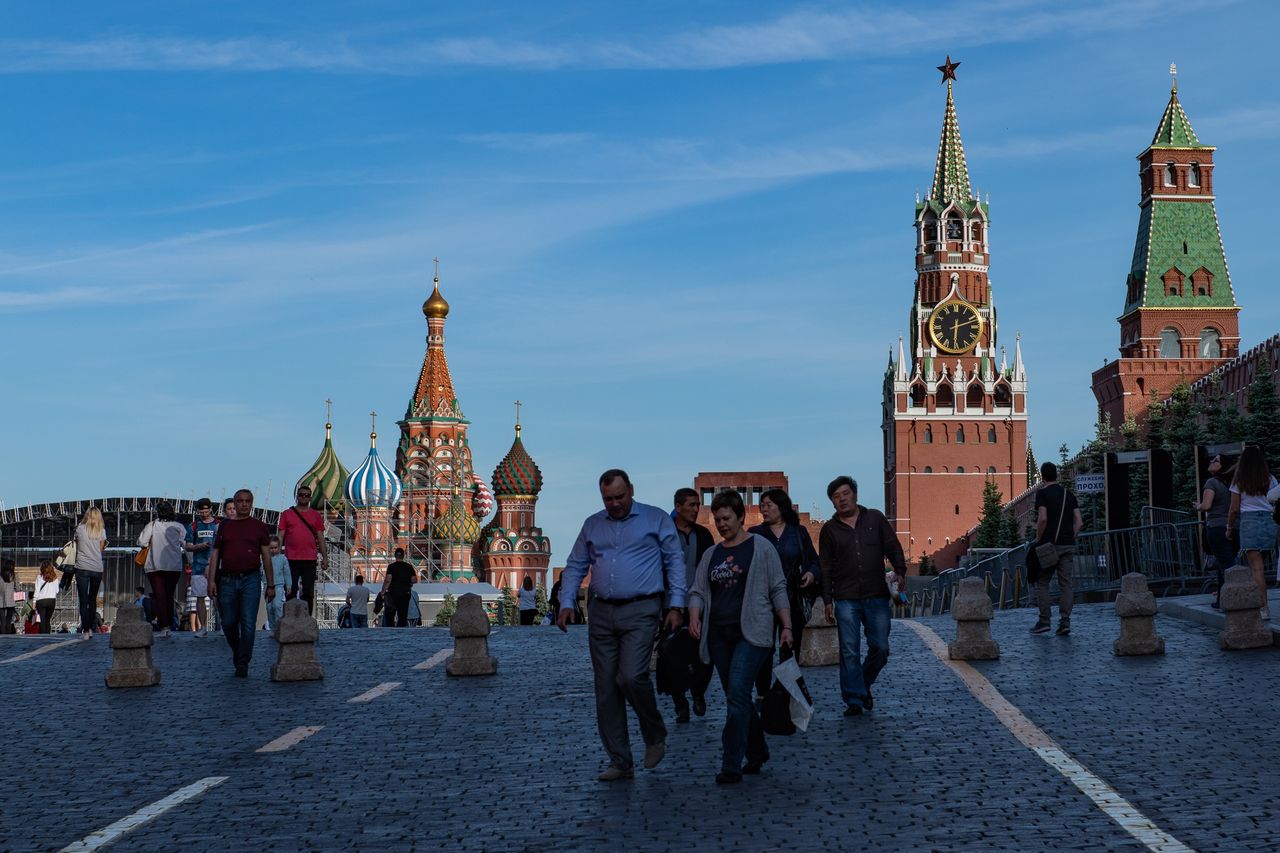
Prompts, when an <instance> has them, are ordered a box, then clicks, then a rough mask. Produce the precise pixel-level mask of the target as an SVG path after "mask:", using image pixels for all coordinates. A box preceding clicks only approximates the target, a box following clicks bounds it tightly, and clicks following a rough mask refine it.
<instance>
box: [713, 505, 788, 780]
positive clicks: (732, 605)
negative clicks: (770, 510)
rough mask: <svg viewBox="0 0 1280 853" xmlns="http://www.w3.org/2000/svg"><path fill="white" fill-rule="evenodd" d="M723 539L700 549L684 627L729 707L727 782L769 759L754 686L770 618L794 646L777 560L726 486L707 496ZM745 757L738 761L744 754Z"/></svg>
mask: <svg viewBox="0 0 1280 853" xmlns="http://www.w3.org/2000/svg"><path fill="white" fill-rule="evenodd" d="M711 514H712V517H713V518H714V519H715V523H716V532H718V533H719V534H720V544H718V545H716V546H715V547H714V548H712V549H711V550H710V551H708V552H707V553H706V554H704V555H703V557H702V559H701V560H700V561H699V562H698V569H697V573H696V574H695V575H694V579H693V583H692V584H691V585H690V588H689V633H690V634H691V635H692V636H693V638H694V639H695V640H698V641H699V644H700V645H699V650H700V655H701V657H702V660H703V662H704V663H710V664H713V665H714V666H715V669H716V672H717V673H718V674H719V676H720V685H721V686H722V687H723V688H724V695H725V701H726V703H727V705H728V710H727V712H726V714H725V722H724V731H723V732H722V733H721V736H720V743H721V757H720V772H719V773H717V774H716V784H718V785H732V784H736V783H738V782H741V781H742V775H743V774H744V773H748V774H755V773H759V772H760V768H761V767H762V766H763V765H764V763H765V762H766V761H768V760H769V747H768V744H766V743H765V739H764V729H763V727H761V725H760V715H759V714H757V713H756V708H755V705H754V704H753V703H752V701H751V685H752V684H753V683H754V682H755V680H756V674H757V673H758V672H759V671H760V667H761V665H762V664H763V663H766V662H768V660H769V658H771V657H772V656H773V625H774V619H775V617H776V619H777V621H778V622H779V623H780V624H781V625H782V631H781V643H782V647H783V648H784V649H788V650H789V649H790V648H791V645H792V642H793V640H792V635H791V632H792V627H791V613H792V609H791V602H790V601H789V600H788V599H787V578H786V575H785V574H784V573H783V571H782V561H781V559H780V558H779V557H778V552H777V550H776V549H775V548H773V547H772V546H770V545H769V544H768V540H767V539H765V538H764V537H763V536H761V535H759V534H756V533H748V532H747V531H745V530H743V529H742V521H743V519H744V518H745V517H746V514H747V510H746V507H745V506H743V504H742V497H741V496H740V495H739V494H738V493H737V492H734V491H724V492H721V493H720V494H718V495H716V496H715V497H714V498H713V499H712V501H711ZM744 756H745V757H746V760H747V763H746V764H745V765H744V764H743V763H742V759H743V757H744Z"/></svg>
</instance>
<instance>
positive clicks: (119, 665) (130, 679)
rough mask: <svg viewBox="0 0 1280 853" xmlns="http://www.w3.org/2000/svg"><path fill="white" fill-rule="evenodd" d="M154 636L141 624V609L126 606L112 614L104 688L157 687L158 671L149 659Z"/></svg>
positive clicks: (148, 628)
mask: <svg viewBox="0 0 1280 853" xmlns="http://www.w3.org/2000/svg"><path fill="white" fill-rule="evenodd" d="M154 642H155V634H154V632H152V630H151V626H150V625H148V624H147V623H146V622H143V621H142V608H141V607H138V606H137V605H133V604H128V605H124V606H122V607H120V608H118V609H117V610H116V624H115V625H113V626H112V628H111V669H109V670H107V686H108V687H151V686H153V685H156V684H159V683H160V670H159V669H157V668H156V664H155V661H153V660H152V659H151V645H152V643H154Z"/></svg>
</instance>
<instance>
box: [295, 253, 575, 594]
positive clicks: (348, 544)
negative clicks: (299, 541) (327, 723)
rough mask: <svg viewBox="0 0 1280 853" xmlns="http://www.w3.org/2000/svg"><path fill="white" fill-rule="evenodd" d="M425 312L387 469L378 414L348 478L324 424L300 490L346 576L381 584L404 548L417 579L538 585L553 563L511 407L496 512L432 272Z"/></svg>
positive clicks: (531, 466) (535, 476)
mask: <svg viewBox="0 0 1280 853" xmlns="http://www.w3.org/2000/svg"><path fill="white" fill-rule="evenodd" d="M422 313H423V315H424V316H425V318H426V321H427V350H426V354H425V355H424V356H423V359H422V368H421V370H420V371H419V372H418V381H417V383H416V385H415V386H414V390H413V396H412V397H411V398H410V400H409V403H408V405H407V406H406V407H405V412H404V417H403V418H401V420H400V421H399V422H398V423H397V426H399V428H400V437H399V442H398V443H397V445H396V454H395V465H394V468H393V467H391V466H389V465H387V463H386V462H384V461H383V459H382V457H380V456H379V455H378V448H377V439H378V434H377V422H376V415H373V416H372V417H373V418H374V420H373V422H372V429H371V431H370V435H369V454H368V456H367V457H366V458H365V459H364V461H363V463H362V464H361V465H360V466H359V467H358V468H357V469H356V470H355V471H354V472H351V473H348V472H347V469H346V468H345V467H344V466H343V465H342V463H341V461H340V460H339V459H338V456H337V453H336V452H335V451H334V449H333V442H332V423H331V422H327V423H326V424H325V442H324V446H323V448H322V449H321V451H320V455H319V456H318V457H317V458H316V461H315V463H314V464H312V466H311V468H310V469H309V470H308V471H307V472H306V473H305V474H303V475H302V477H301V478H300V479H299V480H298V486H304V485H305V486H310V487H311V492H312V507H313V508H315V509H317V510H319V511H321V512H322V513H323V514H324V516H325V518H326V521H327V522H328V525H327V530H326V538H328V539H329V540H330V542H331V543H332V542H333V541H334V539H335V538H336V539H338V540H340V541H341V542H342V549H341V550H342V552H343V553H344V554H345V556H346V557H347V561H346V562H347V564H348V571H347V572H343V574H348V575H354V574H356V573H359V574H363V575H364V576H365V577H366V578H367V579H368V580H369V581H370V582H371V583H372V582H378V581H381V579H382V577H383V574H384V572H385V570H386V567H387V565H388V564H389V563H390V562H391V561H392V560H393V559H394V552H395V549H397V548H403V549H404V551H405V559H406V560H408V561H409V562H410V563H413V564H414V565H415V567H416V568H417V569H418V572H419V574H421V575H422V576H423V578H424V580H431V581H449V582H471V581H486V582H488V583H490V584H492V585H493V586H495V587H498V588H508V589H517V588H519V587H520V585H521V584H522V582H523V581H524V578H525V577H531V578H533V580H534V581H535V583H540V584H541V583H543V582H544V575H545V572H546V570H547V567H548V566H549V565H550V563H551V542H550V540H549V539H548V538H547V537H546V536H544V535H543V533H542V528H540V527H538V526H537V522H536V520H535V516H534V513H535V509H536V506H537V502H538V493H539V492H540V491H541V490H542V472H541V470H540V469H539V468H538V465H537V463H535V462H534V461H533V457H532V456H530V455H529V452H528V450H526V449H525V446H524V442H523V440H522V437H521V425H520V422H519V409H518V406H517V416H516V427H515V440H514V441H513V443H512V445H511V449H510V451H508V453H507V455H506V456H505V457H504V458H503V460H502V461H501V462H500V463H499V464H498V466H497V467H496V468H495V469H494V472H493V478H492V482H493V484H494V487H495V488H494V491H496V496H497V502H496V510H497V512H496V513H494V510H495V501H494V492H491V491H490V489H489V487H488V486H487V485H486V484H485V482H484V480H483V479H482V478H481V477H480V475H479V474H478V473H476V471H475V468H474V465H473V461H472V456H471V443H470V440H469V438H468V430H469V429H470V426H471V422H470V421H469V420H467V418H466V416H465V415H464V414H463V412H462V406H461V404H460V402H459V400H458V395H457V392H456V391H455V390H454V386H453V377H452V375H451V373H450V371H449V361H448V359H447V358H446V356H445V337H444V327H445V322H446V320H447V319H448V317H449V303H448V302H447V301H446V300H445V298H444V296H443V295H441V293H440V275H439V270H438V269H437V271H436V275H435V278H434V281H433V287H432V291H431V295H430V296H429V297H428V298H427V301H426V302H424V303H423V304H422ZM491 514H493V518H492V519H491V520H490V521H489V522H488V523H487V524H485V523H484V522H485V519H486V518H488V517H489V516H490V515H491ZM332 562H334V561H333V560H331V563H332ZM339 580H343V581H345V580H347V578H339Z"/></svg>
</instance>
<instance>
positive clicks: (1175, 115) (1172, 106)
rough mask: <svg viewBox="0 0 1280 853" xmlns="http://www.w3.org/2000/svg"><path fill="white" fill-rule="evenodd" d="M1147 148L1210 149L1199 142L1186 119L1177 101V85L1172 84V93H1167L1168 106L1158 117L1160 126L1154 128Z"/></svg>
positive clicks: (1185, 114) (1184, 112)
mask: <svg viewBox="0 0 1280 853" xmlns="http://www.w3.org/2000/svg"><path fill="white" fill-rule="evenodd" d="M1148 148H1207V149H1210V150H1212V147H1211V146H1209V145H1205V144H1203V143H1201V142H1200V139H1199V137H1197V136H1196V132H1195V130H1194V129H1192V127H1191V119H1189V118H1187V113H1186V111H1185V110H1183V109H1182V104H1181V103H1180V102H1179V101H1178V84H1177V81H1175V82H1174V84H1173V91H1171V92H1170V93H1169V105H1168V106H1166V107H1165V108H1164V115H1162V116H1160V125H1159V127H1157V128H1156V134H1155V136H1153V137H1151V145H1149V146H1148Z"/></svg>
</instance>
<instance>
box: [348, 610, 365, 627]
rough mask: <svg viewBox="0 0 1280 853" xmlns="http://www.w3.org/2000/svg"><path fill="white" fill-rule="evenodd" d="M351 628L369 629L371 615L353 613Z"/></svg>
mask: <svg viewBox="0 0 1280 853" xmlns="http://www.w3.org/2000/svg"><path fill="white" fill-rule="evenodd" d="M351 627H352V628H368V627H369V614H368V613H364V614H361V613H352V614H351Z"/></svg>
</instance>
